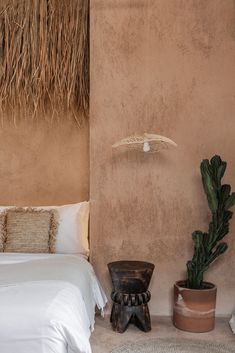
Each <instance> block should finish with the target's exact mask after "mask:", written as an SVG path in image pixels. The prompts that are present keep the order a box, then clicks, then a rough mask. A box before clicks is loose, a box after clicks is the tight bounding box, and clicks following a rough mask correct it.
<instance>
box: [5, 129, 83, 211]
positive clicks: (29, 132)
mask: <svg viewBox="0 0 235 353" xmlns="http://www.w3.org/2000/svg"><path fill="white" fill-rule="evenodd" d="M88 151H89V148H88V126H87V124H85V125H84V126H83V127H82V128H81V129H78V127H77V126H75V124H72V123H71V122H70V123H65V122H63V123H62V124H59V123H53V124H52V125H51V124H49V123H45V122H43V123H37V122H32V123H29V122H27V123H26V122H21V123H18V124H17V126H14V125H11V124H6V123H5V124H4V125H3V127H1V128H0V204H1V205H12V204H14V205H15V204H16V205H19V206H22V205H51V204H65V203H73V202H78V201H83V200H87V199H88V197H89V177H88V175H89V152H88Z"/></svg>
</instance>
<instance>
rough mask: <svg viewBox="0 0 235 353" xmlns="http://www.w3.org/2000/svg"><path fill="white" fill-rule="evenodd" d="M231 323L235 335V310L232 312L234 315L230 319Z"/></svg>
mask: <svg viewBox="0 0 235 353" xmlns="http://www.w3.org/2000/svg"><path fill="white" fill-rule="evenodd" d="M229 325H230V327H231V330H232V331H233V333H234V335H235V311H234V313H233V314H232V317H231V319H230V321H229Z"/></svg>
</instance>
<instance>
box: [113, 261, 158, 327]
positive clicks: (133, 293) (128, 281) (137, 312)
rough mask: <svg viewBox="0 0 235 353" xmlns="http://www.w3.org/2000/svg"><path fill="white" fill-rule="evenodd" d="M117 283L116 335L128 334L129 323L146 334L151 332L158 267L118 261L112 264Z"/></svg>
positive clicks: (114, 284) (114, 295)
mask: <svg viewBox="0 0 235 353" xmlns="http://www.w3.org/2000/svg"><path fill="white" fill-rule="evenodd" d="M108 269H109V272H110V275H111V279H112V283H113V291H112V293H111V298H112V301H113V306H112V312H111V317H110V321H111V323H112V327H113V330H114V331H117V332H120V333H122V332H124V331H125V330H126V329H127V326H128V325H129V323H133V324H135V325H136V326H137V327H138V328H139V329H140V330H142V331H145V332H147V331H150V330H151V321H150V315H149V309H148V304H147V303H148V302H149V300H150V298H151V294H150V292H149V291H148V286H149V282H150V280H151V277H152V273H153V270H154V265H153V264H151V263H149V262H143V261H116V262H111V263H109V264H108Z"/></svg>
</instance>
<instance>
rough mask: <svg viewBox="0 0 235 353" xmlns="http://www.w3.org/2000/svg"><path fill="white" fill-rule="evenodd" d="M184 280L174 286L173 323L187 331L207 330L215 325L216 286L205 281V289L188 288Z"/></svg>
mask: <svg viewBox="0 0 235 353" xmlns="http://www.w3.org/2000/svg"><path fill="white" fill-rule="evenodd" d="M184 284H185V282H184V281H179V282H177V283H176V284H175V286H174V314H173V324H174V325H175V327H177V328H178V329H180V330H183V331H188V332H197V333H202V332H209V331H212V330H213V329H214V326H215V305H216V292H217V288H216V286H215V285H213V284H212V283H205V285H206V286H207V288H206V289H189V288H186V287H185V285H184Z"/></svg>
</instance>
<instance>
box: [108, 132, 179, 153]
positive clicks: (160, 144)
mask: <svg viewBox="0 0 235 353" xmlns="http://www.w3.org/2000/svg"><path fill="white" fill-rule="evenodd" d="M118 147H123V148H127V149H133V150H137V151H140V152H145V153H156V152H159V151H161V150H164V149H168V148H170V147H177V144H176V143H175V142H174V141H172V140H171V139H169V138H168V137H165V136H160V135H156V134H148V133H144V134H143V135H133V136H128V137H125V138H124V139H122V140H120V141H118V142H116V143H115V144H114V145H112V148H118Z"/></svg>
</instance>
